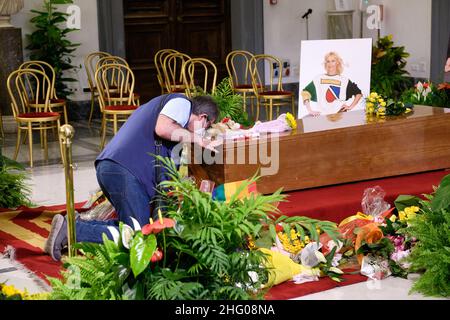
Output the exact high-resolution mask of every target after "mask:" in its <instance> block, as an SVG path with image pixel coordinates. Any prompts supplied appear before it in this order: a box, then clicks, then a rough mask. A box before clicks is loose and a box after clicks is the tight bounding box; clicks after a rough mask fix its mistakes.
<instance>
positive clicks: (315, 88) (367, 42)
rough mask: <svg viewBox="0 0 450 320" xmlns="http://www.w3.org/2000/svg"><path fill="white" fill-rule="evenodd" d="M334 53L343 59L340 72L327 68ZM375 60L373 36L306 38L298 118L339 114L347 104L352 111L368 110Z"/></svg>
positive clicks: (339, 58) (303, 43)
mask: <svg viewBox="0 0 450 320" xmlns="http://www.w3.org/2000/svg"><path fill="white" fill-rule="evenodd" d="M331 53H333V54H332V55H331V56H332V57H334V61H335V62H337V60H339V61H338V62H339V64H340V68H339V72H338V74H336V73H333V72H329V71H327V70H326V61H327V57H329V56H330V54H331ZM337 58H338V59H337ZM371 61H372V39H371V38H367V39H339V40H307V41H302V42H301V56H300V70H301V72H300V79H299V102H298V105H299V108H298V118H299V119H302V118H304V117H307V116H308V117H310V116H313V115H314V114H313V113H316V115H317V113H318V114H320V115H329V114H336V113H339V112H342V111H343V110H342V108H343V107H344V108H345V107H346V106H351V108H350V109H351V111H357V110H364V108H365V102H364V101H365V100H364V99H365V98H366V97H367V96H368V95H369V94H370V75H371ZM336 71H338V70H335V71H334V72H336ZM349 86H350V87H349ZM355 86H356V87H355ZM304 91H307V92H308V93H309V94H308V93H305V92H304ZM358 95H361V96H360V97H358ZM357 98H358V99H359V100H357V101H355V99H357ZM353 102H354V104H353ZM308 107H309V109H311V110H312V111H313V113H311V112H310V111H309V110H308Z"/></svg>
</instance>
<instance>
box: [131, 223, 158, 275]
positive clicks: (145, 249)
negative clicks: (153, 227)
mask: <svg viewBox="0 0 450 320" xmlns="http://www.w3.org/2000/svg"><path fill="white" fill-rule="evenodd" d="M155 249H156V238H155V235H153V234H151V235H149V236H147V238H145V239H144V236H143V234H142V233H141V232H138V233H137V234H136V235H135V237H134V238H133V240H132V242H131V247H130V264H131V270H133V274H134V276H135V277H137V276H138V275H139V274H141V273H142V272H143V271H144V270H145V269H146V268H147V266H148V264H149V263H150V259H151V258H152V256H153V253H154V252H155Z"/></svg>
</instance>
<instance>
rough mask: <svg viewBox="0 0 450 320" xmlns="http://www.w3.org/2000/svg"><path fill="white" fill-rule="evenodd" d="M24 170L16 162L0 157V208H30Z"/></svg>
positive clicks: (28, 188)
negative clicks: (24, 206)
mask: <svg viewBox="0 0 450 320" xmlns="http://www.w3.org/2000/svg"><path fill="white" fill-rule="evenodd" d="M27 180H28V176H27V174H26V173H25V168H24V167H23V166H22V165H21V164H19V163H18V162H16V161H13V160H10V159H8V158H6V157H4V156H3V155H0V208H17V207H18V206H21V205H27V206H30V205H31V203H30V199H29V196H30V192H31V190H30V187H29V186H28V184H27Z"/></svg>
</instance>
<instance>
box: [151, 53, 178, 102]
mask: <svg viewBox="0 0 450 320" xmlns="http://www.w3.org/2000/svg"><path fill="white" fill-rule="evenodd" d="M177 52H178V51H177V50H174V49H161V50H159V51H158V52H156V54H155V56H154V57H153V62H154V63H155V68H156V78H157V79H158V83H159V86H160V87H161V94H164V93H167V87H166V83H165V76H164V72H163V64H164V58H165V57H166V56H167V55H169V54H171V53H177Z"/></svg>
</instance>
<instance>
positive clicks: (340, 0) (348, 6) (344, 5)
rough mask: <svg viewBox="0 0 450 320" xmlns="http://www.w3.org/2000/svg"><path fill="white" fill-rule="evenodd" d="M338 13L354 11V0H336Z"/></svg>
mask: <svg viewBox="0 0 450 320" xmlns="http://www.w3.org/2000/svg"><path fill="white" fill-rule="evenodd" d="M334 5H335V7H336V11H346V10H353V0H334Z"/></svg>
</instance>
